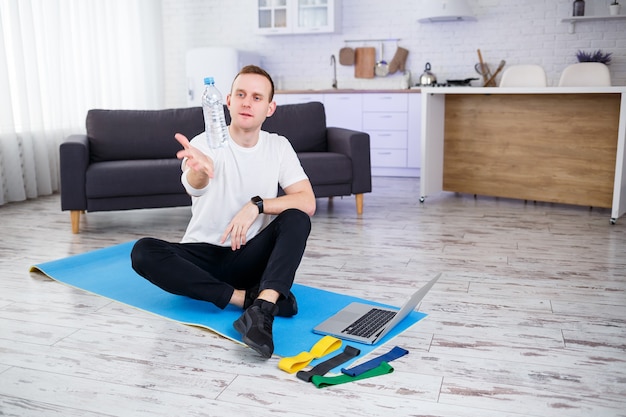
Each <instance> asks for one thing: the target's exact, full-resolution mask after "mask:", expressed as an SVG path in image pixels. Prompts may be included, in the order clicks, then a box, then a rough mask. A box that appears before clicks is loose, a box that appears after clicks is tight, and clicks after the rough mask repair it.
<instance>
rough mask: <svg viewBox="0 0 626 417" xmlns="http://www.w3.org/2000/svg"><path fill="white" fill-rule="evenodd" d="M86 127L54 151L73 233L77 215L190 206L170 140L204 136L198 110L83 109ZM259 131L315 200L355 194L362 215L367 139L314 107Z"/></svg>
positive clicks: (296, 108) (294, 107) (276, 118)
mask: <svg viewBox="0 0 626 417" xmlns="http://www.w3.org/2000/svg"><path fill="white" fill-rule="evenodd" d="M226 116H227V117H226V119H227V123H230V117H229V114H228V111H226ZM86 127H87V134H86V135H71V136H69V137H68V138H67V139H66V140H65V141H64V142H63V143H62V144H61V146H60V172H61V209H62V210H64V211H70V213H71V222H72V232H73V233H78V232H79V224H80V215H81V213H84V212H85V211H93V212H96V211H111V210H130V209H142V208H158V207H177V206H186V205H190V204H191V198H190V197H189V196H188V195H187V194H186V192H185V189H184V188H183V186H182V185H181V183H180V174H181V171H180V161H179V160H178V159H177V158H176V152H178V150H179V149H181V147H180V145H179V144H178V142H177V141H176V140H175V139H174V134H175V133H177V132H180V133H183V134H184V135H186V136H187V137H188V138H190V139H191V138H192V137H194V136H195V135H197V134H199V133H201V132H203V131H204V120H203V116H202V109H201V108H200V107H190V108H183V109H166V110H90V111H89V112H88V113H87V120H86ZM263 130H267V131H269V132H275V133H279V134H281V135H284V136H286V137H287V138H288V139H289V140H290V142H291V143H292V145H293V147H294V149H295V150H296V152H297V153H298V157H299V159H300V161H301V163H302V167H303V168H304V170H305V172H306V173H307V175H308V176H309V178H310V180H311V183H312V185H313V191H314V192H315V196H316V197H318V198H322V197H334V196H348V195H355V196H356V205H357V213H358V214H361V213H362V212H363V194H364V193H367V192H370V191H371V190H372V177H371V167H370V143H369V135H368V134H367V133H363V132H357V131H353V130H348V129H343V128H337V127H327V126H326V116H325V113H324V106H323V104H322V103H318V102H312V103H304V104H288V105H282V106H278V108H277V109H276V112H275V113H274V115H273V116H272V117H270V118H268V119H266V121H265V123H264V124H263Z"/></svg>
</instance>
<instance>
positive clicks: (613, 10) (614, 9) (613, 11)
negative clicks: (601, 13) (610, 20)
mask: <svg viewBox="0 0 626 417" xmlns="http://www.w3.org/2000/svg"><path fill="white" fill-rule="evenodd" d="M609 14H610V15H611V16H617V15H618V14H619V3H618V2H617V0H613V2H612V3H611V4H609Z"/></svg>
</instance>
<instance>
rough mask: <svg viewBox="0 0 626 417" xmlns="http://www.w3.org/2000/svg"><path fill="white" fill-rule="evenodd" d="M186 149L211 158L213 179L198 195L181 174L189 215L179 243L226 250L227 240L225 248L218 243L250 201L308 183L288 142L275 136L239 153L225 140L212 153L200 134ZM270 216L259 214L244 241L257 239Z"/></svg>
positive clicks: (261, 135) (263, 134) (238, 148)
mask: <svg viewBox="0 0 626 417" xmlns="http://www.w3.org/2000/svg"><path fill="white" fill-rule="evenodd" d="M191 146H194V147H196V148H198V149H200V150H201V151H202V152H204V153H205V154H207V155H208V156H209V157H211V159H213V163H214V172H215V176H214V177H213V178H212V179H211V180H210V181H209V184H208V185H207V186H206V187H204V188H203V189H200V190H199V189H195V188H193V187H191V186H190V185H189V182H188V181H187V173H186V172H183V174H182V177H181V178H182V183H183V186H184V187H185V189H186V190H187V192H188V193H189V194H190V195H191V196H192V197H191V213H192V216H191V220H190V221H189V225H188V226H187V230H186V232H185V235H184V236H183V239H182V241H181V242H182V243H191V242H205V243H211V244H214V245H220V246H230V237H229V238H227V239H226V241H225V242H224V243H220V238H221V236H222V234H223V233H224V230H226V226H227V225H228V223H230V221H231V220H232V219H233V217H234V216H235V214H237V212H238V211H239V210H241V208H242V207H243V206H244V205H245V204H246V203H247V202H249V201H250V199H251V198H252V197H254V196H257V195H258V196H260V197H261V198H264V199H265V198H274V197H276V196H277V195H278V185H279V184H280V186H281V187H282V188H283V189H284V188H286V187H289V186H290V185H293V184H295V183H296V182H298V181H302V180H304V179H308V177H307V175H306V174H305V172H304V169H302V165H301V164H300V160H299V159H298V156H297V155H296V152H295V151H294V150H293V147H292V146H291V143H289V141H288V140H287V138H285V137H284V136H279V135H277V134H275V133H268V132H265V131H261V132H260V133H259V141H258V143H257V144H256V145H255V146H254V147H251V148H243V147H241V146H239V145H237V144H236V143H235V142H234V141H233V140H232V138H230V137H229V138H228V146H224V147H221V148H218V149H212V148H209V147H208V144H207V140H206V136H205V133H204V132H203V133H201V134H199V135H198V136H196V137H195V138H193V139H192V140H191ZM183 167H184V161H183ZM274 217H275V216H272V215H267V214H261V215H259V217H258V218H257V219H256V221H255V222H254V223H253V224H252V225H251V226H250V229H249V230H248V233H247V235H246V239H247V240H250V239H252V238H253V237H254V236H256V235H257V234H258V233H259V232H260V231H261V230H263V229H264V228H265V227H266V226H267V225H268V224H269V223H270V222H271V221H272V220H273V219H274Z"/></svg>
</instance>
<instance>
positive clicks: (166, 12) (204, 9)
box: [161, 0, 626, 107]
mask: <svg viewBox="0 0 626 417" xmlns="http://www.w3.org/2000/svg"><path fill="white" fill-rule="evenodd" d="M161 1H162V7H163V29H164V30H163V38H164V48H165V52H164V57H165V76H166V85H165V98H166V105H167V106H168V107H179V106H184V105H185V103H186V102H185V97H186V96H185V68H184V62H185V51H186V50H187V49H190V48H195V47H202V46H232V47H235V48H238V49H243V50H254V51H257V52H258V53H259V54H260V55H261V56H262V65H263V66H264V68H265V69H266V70H267V71H268V72H269V73H270V74H273V75H280V76H281V78H282V84H283V87H284V88H289V89H301V88H330V86H331V80H332V68H331V66H330V56H331V54H335V55H336V56H337V57H338V52H339V49H340V48H342V47H343V46H346V43H345V41H346V40H351V39H378V38H399V39H400V41H399V43H398V44H399V45H400V46H402V47H404V48H407V49H408V50H409V51H410V53H409V57H408V60H407V67H408V68H409V69H410V70H411V72H412V74H413V80H414V82H416V81H417V80H418V79H419V75H420V74H421V73H422V71H423V70H424V65H425V63H426V62H430V63H431V65H432V71H433V72H434V73H435V75H436V76H437V78H438V80H439V81H445V80H446V79H464V78H469V77H475V76H477V74H476V73H475V72H474V64H475V63H476V62H477V61H478V58H477V54H476V50H477V49H478V48H480V49H481V52H482V54H483V58H484V59H485V60H486V61H487V62H489V63H490V64H491V65H492V66H493V67H494V68H495V66H497V64H498V63H499V62H500V60H501V59H504V60H506V62H507V64H522V63H535V64H540V65H542V66H543V67H544V68H545V70H546V72H547V74H548V84H549V85H556V84H557V83H558V79H559V76H560V73H561V71H562V70H563V68H564V67H565V66H567V65H569V64H572V63H575V62H576V57H575V54H576V52H577V51H578V50H579V49H584V50H589V51H591V50H595V49H602V50H604V51H605V52H612V53H613V60H612V63H611V65H610V67H609V69H610V71H611V76H612V79H613V84H614V85H626V19H624V20H607V21H591V22H584V23H578V24H577V25H576V31H575V33H573V34H570V33H569V32H568V30H569V24H568V23H562V22H561V19H562V18H564V17H569V16H571V13H572V10H571V9H572V0H527V1H519V0H468V3H469V4H470V6H471V7H472V9H473V11H474V13H475V14H476V17H477V19H478V20H477V21H476V22H444V23H430V24H422V23H418V22H417V16H418V13H417V10H416V7H417V4H418V3H419V2H418V1H416V0H384V1H379V0H343V1H342V22H341V27H340V32H338V33H334V34H318V35H297V36H295V35H294V36H260V35H256V34H255V33H254V30H253V26H254V23H255V17H256V15H255V10H254V3H255V1H256V0H228V1H223V0H161ZM609 3H610V0H587V1H586V13H585V14H586V15H608V4H609ZM622 14H623V15H626V4H623V5H622ZM364 45H371V46H375V47H376V48H377V49H378V50H379V49H380V48H379V46H380V44H379V43H378V42H365V43H364ZM349 46H353V47H354V46H360V44H354V43H351V44H349ZM395 47H396V43H395V42H387V43H386V44H385V59H386V60H387V61H390V60H391V58H392V57H393V53H394V52H395ZM337 73H338V74H337V75H338V80H339V87H340V88H381V87H393V88H395V87H397V86H399V84H400V75H399V74H396V75H393V76H389V77H386V78H376V79H372V80H363V79H355V78H354V76H353V75H354V68H353V67H346V66H341V65H338V67H337Z"/></svg>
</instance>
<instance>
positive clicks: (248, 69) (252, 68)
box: [231, 65, 274, 102]
mask: <svg viewBox="0 0 626 417" xmlns="http://www.w3.org/2000/svg"><path fill="white" fill-rule="evenodd" d="M242 74H257V75H261V76H263V77H265V78H267V79H268V81H269V82H270V86H271V89H270V96H269V101H270V102H271V101H272V100H274V81H272V77H270V75H269V74H268V73H267V71H265V70H264V69H263V68H261V67H259V66H256V65H246V66H245V67H243V68H242V69H241V70H239V73H237V75H236V76H235V79H234V80H233V84H234V83H235V80H236V79H237V77H239V76H240V75H242ZM231 90H232V86H231Z"/></svg>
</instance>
